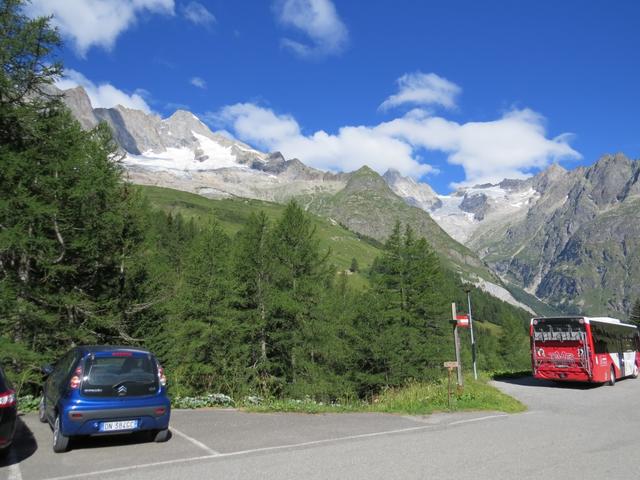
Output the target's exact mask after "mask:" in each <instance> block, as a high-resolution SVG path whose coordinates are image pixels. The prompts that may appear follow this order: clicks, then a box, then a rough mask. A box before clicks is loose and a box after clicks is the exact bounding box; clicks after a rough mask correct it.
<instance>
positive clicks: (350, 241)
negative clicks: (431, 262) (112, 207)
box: [139, 186, 380, 270]
mask: <svg viewBox="0 0 640 480" xmlns="http://www.w3.org/2000/svg"><path fill="white" fill-rule="evenodd" d="M139 188H140V189H141V190H142V191H143V192H144V195H145V196H146V197H147V199H148V200H149V202H150V203H151V205H152V206H154V207H156V208H159V209H161V210H163V211H165V212H171V213H173V214H177V213H180V214H181V215H182V216H183V217H185V218H186V219H189V218H196V219H198V220H204V219H206V218H209V217H211V215H213V216H214V217H215V218H216V219H217V220H218V221H219V222H220V224H221V226H222V227H223V229H224V230H225V232H226V233H227V234H228V235H230V236H233V235H235V234H236V233H237V232H238V231H239V230H240V229H241V228H242V227H243V226H245V225H246V223H247V220H248V218H249V216H250V215H251V213H255V212H257V211H263V212H264V213H265V214H266V215H267V217H268V218H269V219H270V220H272V221H275V220H277V219H278V218H279V217H280V216H281V215H282V213H283V212H284V209H285V208H286V207H285V206H284V205H281V204H278V203H271V202H263V201H260V200H249V199H236V198H233V199H223V200H212V199H209V198H205V197H202V196H200V195H196V194H193V193H187V192H182V191H179V190H172V189H169V188H161V187H149V186H141V187H139ZM312 221H313V225H314V227H315V228H316V233H317V235H318V239H319V240H320V246H321V248H322V249H323V250H324V251H326V250H329V251H330V252H331V253H330V257H329V258H330V260H331V261H332V262H333V263H334V264H335V265H336V267H337V268H338V269H339V270H346V269H348V268H349V267H350V266H351V261H352V259H353V258H355V259H356V260H357V261H358V264H359V266H360V267H361V268H363V269H366V268H368V267H369V266H370V265H371V263H372V262H373V259H374V258H375V257H376V256H378V255H380V248H378V247H377V246H375V245H374V244H375V241H372V240H370V239H366V238H364V239H363V238H359V236H358V235H356V234H355V233H353V232H351V231H350V230H347V229H346V228H344V227H342V226H341V225H339V224H337V223H334V222H331V220H329V219H327V218H323V217H318V216H315V215H314V216H312Z"/></svg>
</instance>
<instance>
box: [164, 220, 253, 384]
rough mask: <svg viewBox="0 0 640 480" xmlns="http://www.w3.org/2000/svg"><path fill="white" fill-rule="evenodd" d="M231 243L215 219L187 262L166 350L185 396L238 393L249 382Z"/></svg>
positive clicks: (197, 241) (199, 238)
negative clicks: (237, 315) (236, 311)
mask: <svg viewBox="0 0 640 480" xmlns="http://www.w3.org/2000/svg"><path fill="white" fill-rule="evenodd" d="M229 245H230V242H229V238H228V237H227V235H226V234H225V233H224V232H223V231H222V229H221V228H220V225H219V224H218V223H217V222H215V221H212V222H211V223H210V224H208V225H207V226H206V227H205V228H204V229H203V230H202V232H201V233H200V234H199V235H198V236H197V237H196V238H195V239H194V242H193V244H192V246H191V249H190V251H189V252H188V254H187V258H186V260H185V274H184V276H183V278H182V281H181V285H180V288H179V290H178V292H177V298H176V300H175V301H174V302H173V311H172V312H171V314H170V315H171V319H170V320H169V321H168V323H167V333H168V336H167V340H168V342H167V347H168V350H167V351H166V352H163V356H164V357H167V358H168V359H169V362H168V365H167V366H168V367H171V368H172V370H173V372H174V375H175V378H176V383H177V389H178V391H179V392H181V393H190V394H193V393H202V392H209V393H211V392H223V393H227V394H231V393H238V392H240V391H242V389H243V385H244V383H245V381H246V378H245V377H246V372H245V365H246V364H247V358H246V357H247V351H246V347H245V342H244V338H245V337H244V334H243V332H242V331H241V330H240V329H239V325H238V323H237V321H236V318H235V314H234V310H233V303H234V300H235V299H234V296H233V284H232V280H231V279H232V276H231V262H230V248H229Z"/></svg>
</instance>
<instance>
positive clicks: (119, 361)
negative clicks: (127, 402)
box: [82, 353, 158, 397]
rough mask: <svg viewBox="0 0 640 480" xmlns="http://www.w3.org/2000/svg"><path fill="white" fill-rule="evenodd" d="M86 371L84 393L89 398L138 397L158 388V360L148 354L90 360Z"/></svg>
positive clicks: (83, 380) (83, 384)
mask: <svg viewBox="0 0 640 480" xmlns="http://www.w3.org/2000/svg"><path fill="white" fill-rule="evenodd" d="M115 355H117V353H116V354H115ZM84 372H85V373H84V377H83V379H82V394H83V395H86V396H91V397H137V396H143V395H151V394H153V393H155V392H156V390H157V389H158V375H157V371H156V367H155V364H154V361H153V359H152V358H151V357H150V356H146V355H144V356H142V355H141V356H112V357H90V358H88V359H87V361H86V363H85V367H84Z"/></svg>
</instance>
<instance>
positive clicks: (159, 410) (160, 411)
mask: <svg viewBox="0 0 640 480" xmlns="http://www.w3.org/2000/svg"><path fill="white" fill-rule="evenodd" d="M166 411H167V409H166V408H164V407H158V408H156V409H155V410H154V413H155V414H156V415H157V416H159V417H161V416H162V415H164V414H165V412H166Z"/></svg>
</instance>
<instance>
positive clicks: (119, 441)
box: [69, 431, 173, 450]
mask: <svg viewBox="0 0 640 480" xmlns="http://www.w3.org/2000/svg"><path fill="white" fill-rule="evenodd" d="M154 436H155V433H154V435H151V432H136V433H126V434H115V435H104V436H102V435H100V436H95V437H73V438H72V439H71V443H70V445H69V447H70V449H71V450H91V449H94V448H109V447H122V446H127V445H141V444H145V443H155V442H154V440H153V437H154ZM172 437H173V434H172V433H171V431H169V438H168V439H167V441H169V440H171V438H172Z"/></svg>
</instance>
